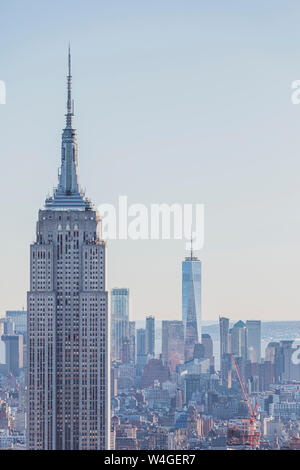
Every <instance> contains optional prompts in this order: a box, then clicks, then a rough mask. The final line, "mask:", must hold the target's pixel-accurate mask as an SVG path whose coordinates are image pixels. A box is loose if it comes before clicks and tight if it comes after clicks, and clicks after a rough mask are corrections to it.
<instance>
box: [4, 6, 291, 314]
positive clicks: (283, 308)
mask: <svg viewBox="0 0 300 470" xmlns="http://www.w3.org/2000/svg"><path fill="white" fill-rule="evenodd" d="M299 17H300V3H299V2H298V1H296V0H295V1H289V0H282V1H278V0H272V1H271V0H269V1H266V0H259V1H257V0H252V1H248V2H241V0H236V1H230V0H229V1H226V2H224V0H219V1H209V0H206V1H201V0H188V1H182V0H181V1H177V0H151V1H145V0H142V1H129V0H114V1H110V2H109V1H107V0H106V1H99V0H97V1H96V0H94V1H91V0H88V1H84V2H82V1H76V0H73V1H69V0H63V1H57V0H54V1H51V2H46V1H37V0H35V1H28V0H19V1H16V0H10V1H9V2H1V7H0V41H1V42H0V45H1V54H0V80H4V81H5V83H6V87H7V104H6V105H0V157H1V186H0V191H1V194H0V201H1V232H0V260H1V264H0V286H1V287H0V292H1V295H0V313H1V314H3V313H4V311H5V310H6V309H15V308H16V309H17V308H20V307H22V306H23V305H24V306H25V305H26V291H27V289H28V287H29V245H30V243H31V242H32V240H33V239H34V233H35V224H36V220H37V213H38V209H39V208H40V207H42V205H43V202H44V199H45V196H46V194H47V193H49V192H51V191H52V187H53V186H54V185H56V183H57V168H58V166H59V163H60V138H61V130H62V128H63V126H64V113H65V102H66V97H65V83H66V80H65V75H66V54H67V45H68V41H69V40H70V41H71V45H72V57H73V93H74V98H75V114H76V116H75V127H76V128H77V129H78V139H79V174H80V182H81V184H82V186H84V187H86V193H87V195H88V196H89V197H91V198H92V200H93V202H94V203H95V204H96V205H98V204H100V203H104V202H106V203H114V204H115V203H117V200H118V196H119V195H127V196H128V200H129V203H135V202H138V203H144V204H147V205H148V204H150V203H162V202H165V203H173V202H180V203H189V202H193V203H204V204H205V207H206V218H205V222H206V226H205V248H204V250H203V251H201V252H199V253H198V256H199V257H200V258H201V259H202V261H203V318H204V320H216V319H217V316H218V315H219V314H223V315H229V316H230V317H231V318H232V319H239V318H241V319H247V318H260V319H262V320H280V319H282V320H284V319H286V320H288V319H290V320H297V319H300V317H299V313H300V300H299V279H300V250H299V244H300V243H299V240H300V220H299V203H300V185H299V172H300V159H299V156H300V146H299V135H300V105H299V106H296V105H293V104H292V103H291V99H290V96H291V82H292V81H293V80H296V79H300V29H299ZM185 255H186V253H185V251H184V242H183V241H182V242H181V241H173V242H168V241H139V242H133V241H114V242H111V243H109V246H108V281H109V287H129V288H130V291H131V298H132V302H131V303H132V310H131V315H132V317H133V318H134V319H142V318H143V317H144V315H145V314H153V315H155V316H156V317H157V318H159V319H171V318H176V319H177V318H180V314H181V261H182V259H183V258H184V256H185Z"/></svg>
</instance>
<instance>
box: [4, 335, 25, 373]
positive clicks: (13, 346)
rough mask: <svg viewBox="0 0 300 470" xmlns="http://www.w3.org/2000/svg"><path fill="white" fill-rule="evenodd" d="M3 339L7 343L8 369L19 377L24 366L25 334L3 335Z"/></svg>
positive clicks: (6, 359) (6, 360)
mask: <svg viewBox="0 0 300 470" xmlns="http://www.w3.org/2000/svg"><path fill="white" fill-rule="evenodd" d="M2 341H3V342H4V344H5V363H6V365H7V370H8V372H11V373H12V374H13V375H14V376H15V377H18V376H19V374H20V369H22V367H23V335H3V336H2Z"/></svg>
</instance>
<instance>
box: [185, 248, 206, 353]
mask: <svg viewBox="0 0 300 470" xmlns="http://www.w3.org/2000/svg"><path fill="white" fill-rule="evenodd" d="M182 321H183V324H184V345H185V348H184V349H185V352H184V356H185V360H186V361H189V360H190V359H192V358H193V356H194V347H195V344H197V343H199V342H201V261H200V260H199V259H198V258H197V257H196V256H194V254H193V248H192V240H191V255H190V256H188V257H186V258H185V260H184V261H183V262H182Z"/></svg>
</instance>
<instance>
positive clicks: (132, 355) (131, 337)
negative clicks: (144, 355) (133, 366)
mask: <svg viewBox="0 0 300 470" xmlns="http://www.w3.org/2000/svg"><path fill="white" fill-rule="evenodd" d="M129 341H130V360H131V361H132V362H135V321H130V322H129Z"/></svg>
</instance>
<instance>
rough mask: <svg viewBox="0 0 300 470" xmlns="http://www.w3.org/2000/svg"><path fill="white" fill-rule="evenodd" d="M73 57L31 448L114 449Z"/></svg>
mask: <svg viewBox="0 0 300 470" xmlns="http://www.w3.org/2000/svg"><path fill="white" fill-rule="evenodd" d="M71 82H72V77H71V55H70V49H69V73H68V78H67V84H68V87H67V88H68V96H67V113H66V126H65V128H64V130H63V133H62V149H61V167H60V172H59V182H58V186H57V188H56V189H55V190H54V194H53V196H52V197H49V198H47V199H46V202H45V207H44V209H41V210H40V211H39V215H38V222H37V226H36V241H35V242H34V243H33V244H32V245H31V247H30V291H29V292H28V297H27V307H28V308H27V311H28V323H27V344H28V425H27V429H28V448H29V449H50V450H52V449H58V450H59V449H63V450H65V449H66V450H68V449H71V450H72V449H75V450H76V449H79V450H81V449H105V448H109V445H110V438H109V434H110V351H109V349H110V348H109V341H108V338H109V328H110V327H109V321H108V308H107V292H106V287H105V258H106V246H105V243H104V242H103V241H102V240H101V239H100V238H99V233H100V230H99V228H100V227H99V222H100V218H99V215H98V213H97V212H96V211H95V210H94V208H93V205H92V203H91V202H90V201H89V200H88V199H87V198H86V197H85V195H84V193H83V191H82V190H81V188H80V186H79V182H78V167H77V137H76V130H75V129H74V127H73V114H74V113H73V105H72V97H71Z"/></svg>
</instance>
